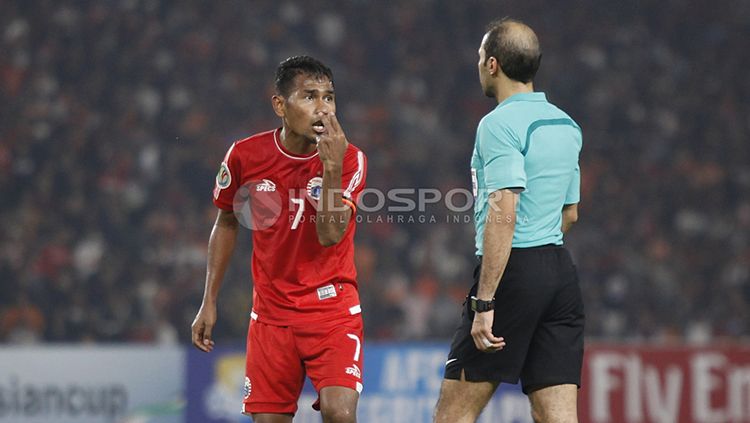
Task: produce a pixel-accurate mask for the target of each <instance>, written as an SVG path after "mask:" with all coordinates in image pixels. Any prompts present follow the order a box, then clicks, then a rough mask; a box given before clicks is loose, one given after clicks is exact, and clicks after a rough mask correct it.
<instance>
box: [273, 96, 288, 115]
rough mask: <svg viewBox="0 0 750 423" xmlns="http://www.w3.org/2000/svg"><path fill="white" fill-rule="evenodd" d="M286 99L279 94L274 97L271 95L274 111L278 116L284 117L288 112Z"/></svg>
mask: <svg viewBox="0 0 750 423" xmlns="http://www.w3.org/2000/svg"><path fill="white" fill-rule="evenodd" d="M285 101H286V99H285V98H284V97H282V96H281V95H279V94H275V95H274V96H273V97H271V105H272V106H273V111H274V113H276V116H278V117H281V118H283V117H284V115H285V114H286V113H285V112H284V102H285Z"/></svg>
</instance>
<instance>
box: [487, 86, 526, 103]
mask: <svg viewBox="0 0 750 423" xmlns="http://www.w3.org/2000/svg"><path fill="white" fill-rule="evenodd" d="M495 92H496V93H497V95H496V96H495V98H496V99H497V103H498V104H500V103H502V102H503V101H505V100H506V99H507V98H508V97H510V96H512V95H516V94H522V93H533V92H534V83H533V82H527V83H523V82H518V81H505V83H501V84H498V86H497V89H496V91H495Z"/></svg>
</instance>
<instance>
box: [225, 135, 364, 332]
mask: <svg viewBox="0 0 750 423" xmlns="http://www.w3.org/2000/svg"><path fill="white" fill-rule="evenodd" d="M280 133H281V129H276V130H273V131H269V132H263V133H260V134H256V135H253V136H251V137H250V138H246V139H243V140H240V141H237V142H235V143H234V144H232V146H231V147H230V148H229V151H227V154H226V156H225V157H224V161H223V162H222V164H221V168H220V169H219V173H218V175H217V176H216V186H215V188H214V204H216V206H217V207H219V208H220V209H222V210H235V213H236V214H238V215H239V216H238V217H240V220H241V222H243V223H245V225H247V224H248V221H247V220H246V219H247V218H248V216H251V220H252V221H251V222H250V223H251V228H252V229H253V254H252V275H253V282H254V289H253V311H252V317H253V318H254V319H257V320H259V321H261V322H264V323H268V324H272V325H280V326H287V325H292V324H299V323H305V322H314V321H320V320H328V319H332V318H336V317H340V316H343V315H349V314H357V313H359V312H360V305H359V295H358V293H357V281H356V275H357V272H356V269H355V268H354V230H355V226H356V225H355V220H356V219H355V215H354V214H352V216H351V219H350V221H349V226H348V227H347V229H346V232H345V233H344V236H343V238H342V239H341V241H339V243H337V244H336V245H333V246H330V247H323V246H322V245H321V244H320V242H319V241H318V235H317V231H316V226H315V221H316V217H317V214H316V206H317V201H318V199H319V197H320V192H321V186H322V182H323V178H322V177H323V163H322V162H321V161H320V159H319V158H318V152H317V151H316V152H315V153H314V154H311V155H309V156H299V155H296V154H293V153H291V152H289V151H287V150H285V149H284V147H283V145H282V144H281V140H280V137H279V135H280ZM366 174H367V160H366V158H365V155H364V153H363V152H362V151H361V150H360V149H358V148H357V147H355V146H354V145H352V144H349V147H348V148H347V150H346V154H345V156H344V163H343V169H342V181H341V182H342V190H343V197H344V199H345V200H346V201H345V203H346V204H348V205H350V206H351V207H352V208H355V206H354V204H356V203H357V200H358V199H359V195H360V194H361V193H362V190H363V189H364V186H365V177H366ZM248 197H249V201H248ZM248 207H249V208H250V210H249V213H248ZM353 211H354V210H353ZM238 212H239V213H238Z"/></svg>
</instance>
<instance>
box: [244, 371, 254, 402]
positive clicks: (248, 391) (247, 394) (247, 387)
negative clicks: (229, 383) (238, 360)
mask: <svg viewBox="0 0 750 423" xmlns="http://www.w3.org/2000/svg"><path fill="white" fill-rule="evenodd" d="M244 391H245V399H248V398H250V394H251V393H252V392H253V385H252V384H250V378H249V377H247V376H245V389H244Z"/></svg>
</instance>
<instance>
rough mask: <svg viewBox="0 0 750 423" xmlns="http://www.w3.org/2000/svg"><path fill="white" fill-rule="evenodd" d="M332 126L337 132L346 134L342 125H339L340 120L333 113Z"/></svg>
mask: <svg viewBox="0 0 750 423" xmlns="http://www.w3.org/2000/svg"><path fill="white" fill-rule="evenodd" d="M331 124H332V125H333V128H334V129H335V130H336V132H338V133H341V132H344V130H343V129H341V124H340V123H339V119H338V118H337V117H336V114H335V113H331Z"/></svg>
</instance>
